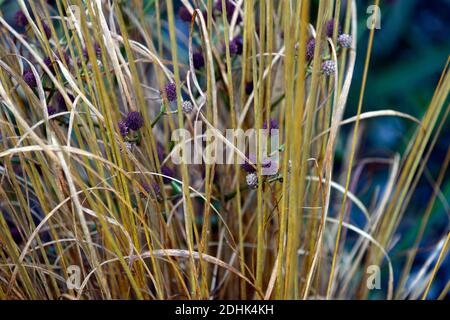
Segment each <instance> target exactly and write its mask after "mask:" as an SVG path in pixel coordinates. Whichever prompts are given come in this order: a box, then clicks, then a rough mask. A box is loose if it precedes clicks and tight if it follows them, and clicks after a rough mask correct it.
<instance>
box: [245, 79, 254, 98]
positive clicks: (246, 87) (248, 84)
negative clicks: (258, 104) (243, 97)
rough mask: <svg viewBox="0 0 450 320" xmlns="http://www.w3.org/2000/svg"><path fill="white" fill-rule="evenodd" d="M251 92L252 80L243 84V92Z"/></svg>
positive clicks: (248, 93)
mask: <svg viewBox="0 0 450 320" xmlns="http://www.w3.org/2000/svg"><path fill="white" fill-rule="evenodd" d="M252 92H253V81H249V82H247V83H246V84H245V93H246V94H247V95H250V94H251V93H252Z"/></svg>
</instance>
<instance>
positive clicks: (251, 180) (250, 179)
mask: <svg viewBox="0 0 450 320" xmlns="http://www.w3.org/2000/svg"><path fill="white" fill-rule="evenodd" d="M245 181H246V182H247V185H248V186H249V187H250V189H256V188H257V187H258V175H257V174H256V173H249V174H247V176H246V177H245Z"/></svg>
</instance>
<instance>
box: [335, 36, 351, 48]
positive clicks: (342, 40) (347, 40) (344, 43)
mask: <svg viewBox="0 0 450 320" xmlns="http://www.w3.org/2000/svg"><path fill="white" fill-rule="evenodd" d="M352 40H353V39H352V36H351V35H349V34H346V33H343V34H341V35H340V36H339V37H338V38H337V42H338V44H339V45H340V46H341V47H342V48H350V47H351V46H352Z"/></svg>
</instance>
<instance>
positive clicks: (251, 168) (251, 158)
mask: <svg viewBox="0 0 450 320" xmlns="http://www.w3.org/2000/svg"><path fill="white" fill-rule="evenodd" d="M271 164H272V162H271V161H270V159H263V162H262V163H261V167H262V168H270V166H271ZM241 167H242V169H244V170H245V171H246V172H247V173H254V172H256V167H257V159H256V154H254V153H250V154H249V155H248V160H245V163H243V164H242V165H241Z"/></svg>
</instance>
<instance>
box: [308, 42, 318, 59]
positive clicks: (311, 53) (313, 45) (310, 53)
mask: <svg viewBox="0 0 450 320" xmlns="http://www.w3.org/2000/svg"><path fill="white" fill-rule="evenodd" d="M315 49H316V39H314V38H311V39H309V40H308V43H307V44H306V60H308V61H311V60H312V59H313V58H314V50H315Z"/></svg>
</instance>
